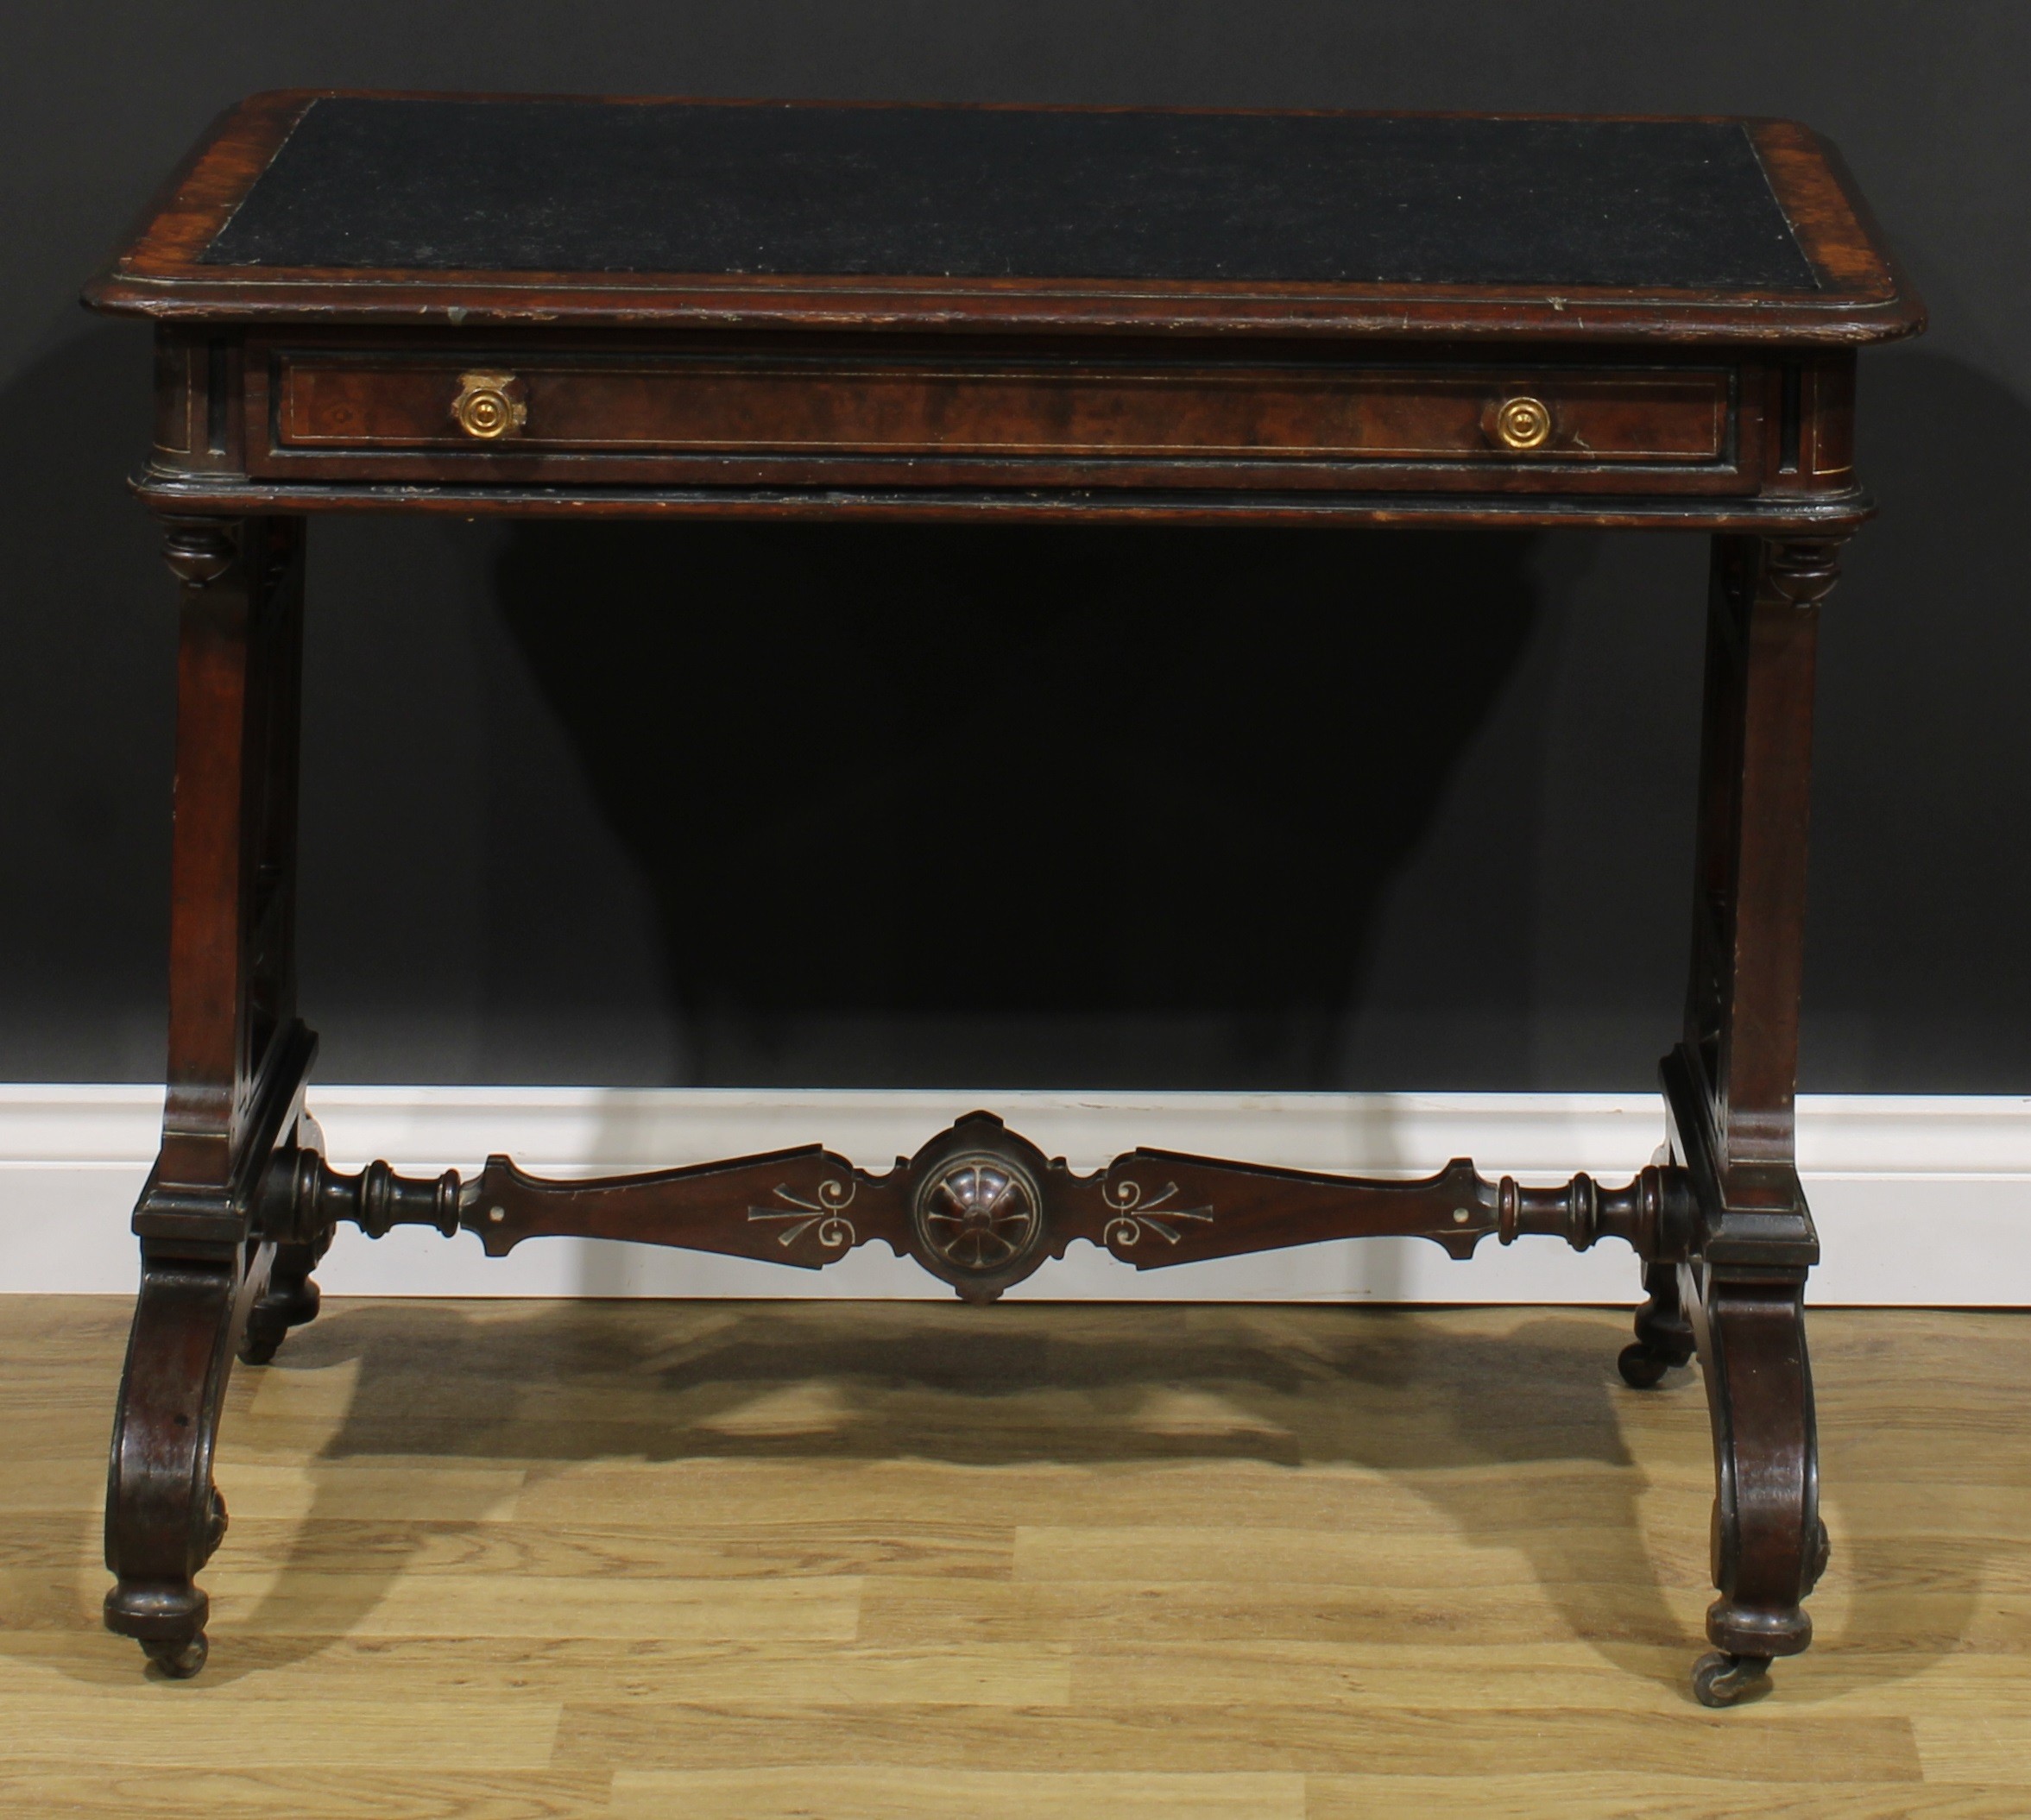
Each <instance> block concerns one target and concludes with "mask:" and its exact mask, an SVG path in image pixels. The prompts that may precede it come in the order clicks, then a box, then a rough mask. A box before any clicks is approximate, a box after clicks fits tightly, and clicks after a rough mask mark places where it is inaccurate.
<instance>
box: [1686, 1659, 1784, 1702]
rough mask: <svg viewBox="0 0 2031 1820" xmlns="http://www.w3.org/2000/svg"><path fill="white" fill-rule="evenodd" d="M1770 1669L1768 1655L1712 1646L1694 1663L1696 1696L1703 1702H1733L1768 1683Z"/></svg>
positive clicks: (1694, 1695)
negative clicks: (1731, 1650)
mask: <svg viewBox="0 0 2031 1820" xmlns="http://www.w3.org/2000/svg"><path fill="white" fill-rule="evenodd" d="M1769 1672H1770V1659H1769V1657H1768V1656H1736V1655H1730V1654H1729V1653H1727V1652H1726V1651H1725V1650H1720V1649H1714V1650H1709V1651H1708V1652H1707V1653H1706V1654H1705V1655H1703V1656H1701V1657H1700V1659H1699V1660H1698V1661H1697V1662H1695V1663H1694V1665H1693V1697H1694V1698H1695V1699H1696V1700H1698V1701H1699V1703H1700V1704H1701V1705H1702V1706H1732V1705H1734V1704H1735V1703H1736V1702H1737V1701H1738V1700H1739V1699H1741V1697H1743V1696H1744V1694H1747V1693H1750V1692H1753V1691H1758V1690H1760V1689H1762V1688H1763V1687H1765V1686H1767V1685H1769Z"/></svg>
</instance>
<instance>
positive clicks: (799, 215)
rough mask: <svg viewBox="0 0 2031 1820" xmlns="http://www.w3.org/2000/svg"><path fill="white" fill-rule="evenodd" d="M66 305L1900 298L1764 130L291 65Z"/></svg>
mask: <svg viewBox="0 0 2031 1820" xmlns="http://www.w3.org/2000/svg"><path fill="white" fill-rule="evenodd" d="M88 297H89V299H90V300H91V301H92V302H94V303H95V304H97V305H100V306H101V307H105V308H112V309H118V310H124V311H129V312H139V313H144V314H154V315H162V316H179V315H180V316H186V317H188V316H202V317H211V318H218V319H221V320H249V319H255V320H275V319H287V318H291V317H298V318H315V319H317V320H320V321H327V322H328V321H331V320H334V319H339V320H356V321H372V320H406V321H411V322H413V321H414V320H416V318H417V316H418V312H419V310H420V311H422V312H426V313H428V312H444V313H445V314H447V315H449V316H450V317H451V320H453V321H454V322H465V321H478V322H487V321H526V320H527V319H529V318H532V317H535V316H540V317H541V318H542V319H544V320H546V321H549V322H562V323H565V324H574V323H576V324H611V323H617V322H625V323H629V324H644V323H678V322H684V321H691V322H696V323H700V324H710V325H715V326H738V325H741V324H754V323H760V322H771V323H798V322H801V323H805V324H811V325H817V324H823V325H826V326H855V325H866V326H873V325H881V326H890V325H894V326H910V325H913V324H917V325H927V326H928V325H945V324H953V323H963V324H965V325H967V326H971V327H990V328H992V327H995V326H1000V325H1006V326H1009V327H1012V328H1014V327H1027V326H1037V325H1042V326H1073V325H1080V326H1093V327H1112V326H1120V327H1136V326H1152V325H1153V326H1170V327H1190V326H1195V325H1198V326H1207V327H1214V328H1220V329H1228V330H1233V329H1270V330H1276V331H1283V332H1300V333H1302V332H1306V331H1314V330H1322V331H1329V332H1330V331H1339V332H1342V333H1347V332H1353V333H1361V334H1368V335H1374V334H1382V333H1406V332H1408V333H1417V332H1421V331H1434V330H1435V331H1439V332H1443V333H1460V332H1486V331H1490V330H1496V331H1500V330H1511V331H1517V330H1520V331H1530V332H1534V333H1538V334H1551V335H1555V336H1558V337H1561V338H1580V339H1584V338H1588V337H1596V336H1605V335H1618V336H1620V337H1624V338H1626V337H1627V336H1629V335H1630V334H1635V335H1638V336H1643V335H1659V336H1673V337H1681V338H1684V337H1694V336H1697V337H1702V338H1712V337H1715V336H1717V335H1719V336H1721V337H1734V336H1752V337H1763V338H1773V337H1784V338H1795V339H1804V340H1820V341H1847V342H1853V341H1858V340H1873V339H1881V338H1885V337H1888V336H1889V335H1893V334H1898V333H1903V332H1908V331H1909V330H1910V329H1912V328H1914V327H1915V326H1916V325H1917V324H1918V322H1919V320H1920V318H1919V314H1918V305H1917V304H1916V300H1915V299H1914V298H1912V297H1910V296H1909V294H1908V289H1907V287H1902V285H1901V284H1900V283H1899V281H1898V280H1897V278H1896V275H1895V271H1894V268H1892V266H1891V264H1890V262H1889V259H1888V257H1887V255H1885V254H1884V253H1883V250H1882V249H1881V247H1880V245H1879V243H1878V242H1877V241H1876V236H1874V235H1873V233H1872V232H1871V231H1870V227H1869V225H1868V223H1867V220H1866V217H1865V215H1864V212H1863V211H1862V209H1861V206H1860V205H1859V204H1858V201H1857V199H1856V198H1855V197H1854V195H1853V193H1852V191H1851V187H1850V186H1848V185H1847V183H1846V182H1845V179H1844V177H1843V175H1842V173H1841V172H1840V170H1839V163H1838V160H1837V159H1836V158H1835V157H1834V156H1833V154H1832V153H1831V152H1830V150H1829V148H1826V146H1825V145H1824V144H1823V143H1822V142H1820V141H1819V140H1818V139H1817V138H1816V137H1815V136H1814V135H1812V134H1810V133H1809V132H1807V131H1806V129H1803V128H1801V127H1797V126H1794V125H1792V124H1790V123H1786V122H1774V121H1744V120H1729V119H1622V118H1599V117H1517V116H1503V117H1491V116H1462V115H1429V114H1427V115H1416V114H1407V115H1379V114H1353V113H1296V112H1244V111H1220V110H1159V109H1107V108H1099V109H1086V108H1069V109H1061V108H1028V107H1008V108H1004V107H973V106H904V105H888V104H882V105H849V104H821V103H727V102H699V101H672V100H627V101H615V100H602V99H598V98H584V97H578V98H570V97H551V98H534V97H512V96H511V97H470V96H418V95H375V94H352V93H337V92H303V91H291V92H282V93H275V94H269V95H262V96H256V97H255V98H253V99H252V100H250V101H249V102H247V103H243V104H242V105H241V106H240V107H239V108H237V109H236V110H233V111H232V112H231V113H230V114H229V115H228V116H226V117H225V118H224V120H223V121H222V122H221V123H220V124H219V125H218V127H217V128H216V129H214V132H213V134H212V135H211V137H210V138H209V139H208V140H207V141H206V142H204V143H203V144H202V145H201V146H200V147H199V149H198V151H197V152H196V153H195V154H193V155H192V159H191V160H190V161H188V162H187V163H186V167H185V169H184V170H183V172H182V173H180V175H179V177H178V179H175V180H173V183H172V184H171V185H170V186H169V187H168V189H167V191H166V192H164V195H163V196H162V198H161V201H160V204H159V206H158V208H157V211H156V212H155V214H154V216H153V217H151V218H150V220H149V221H148V224H146V225H145V226H144V227H143V229H142V231H141V233H140V234H139V236H137V237H136V241H135V242H134V243H133V244H132V245H130V246H129V249H127V250H126V251H125V252H124V253H123V255H121V257H120V259H119V260H118V261H117V262H116V263H115V265H114V266H113V267H112V268H110V270H109V272H108V273H107V274H104V276H103V277H102V278H101V279H100V280H98V281H97V282H96V283H95V285H94V286H93V287H92V289H91V292H90V293H88Z"/></svg>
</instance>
